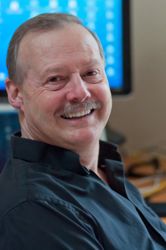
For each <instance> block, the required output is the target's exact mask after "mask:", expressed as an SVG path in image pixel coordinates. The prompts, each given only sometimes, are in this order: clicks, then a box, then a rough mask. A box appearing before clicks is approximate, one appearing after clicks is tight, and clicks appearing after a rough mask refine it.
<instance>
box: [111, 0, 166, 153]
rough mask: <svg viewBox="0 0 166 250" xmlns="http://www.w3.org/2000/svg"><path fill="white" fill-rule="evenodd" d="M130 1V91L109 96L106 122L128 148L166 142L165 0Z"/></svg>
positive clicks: (133, 148) (138, 147) (134, 148)
mask: <svg viewBox="0 0 166 250" xmlns="http://www.w3.org/2000/svg"><path fill="white" fill-rule="evenodd" d="M131 2H132V8H131V12H132V13H131V14H132V17H131V25H132V63H133V69H132V71H133V85H134V86H133V93H132V94H131V95H130V96H128V97H124V98H122V97H121V98H119V97H118V98H116V97H115V98H113V111H112V115H111V118H110V123H109V124H111V127H112V128H114V129H116V130H118V131H120V132H122V133H124V135H125V136H126V137H127V142H126V148H127V149H128V150H129V151H130V150H131V151H133V150H136V149H140V148H143V147H146V146H150V145H152V144H153V145H157V144H159V142H160V141H165V145H166V133H165V130H166V0H157V1H156V0H131Z"/></svg>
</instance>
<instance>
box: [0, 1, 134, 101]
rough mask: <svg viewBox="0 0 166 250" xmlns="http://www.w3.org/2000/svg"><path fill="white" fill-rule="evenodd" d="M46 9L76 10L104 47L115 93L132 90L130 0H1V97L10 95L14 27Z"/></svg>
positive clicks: (52, 10)
mask: <svg viewBox="0 0 166 250" xmlns="http://www.w3.org/2000/svg"><path fill="white" fill-rule="evenodd" d="M46 12H50V13H52V12H66V13H71V14H74V15H76V16H78V17H79V18H80V19H81V20H82V22H83V23H84V24H85V25H86V26H87V27H89V28H90V29H91V30H92V31H94V32H95V33H96V34H97V35H98V37H99V38H100V40H101V42H102V45H103V48H104V52H105V58H106V73H107V76H108V80H109V84H110V89H111V91H112V94H113V95H126V94H128V93H130V92H131V67H130V66H131V63H130V1H129V0H105V1H103V0H90V1H87V0H47V1H46V0H24V1H22V0H1V1H0V49H1V56H0V97H2V96H3V97H4V96H6V92H5V87H4V81H5V78H6V76H7V69H6V65H5V64H6V62H5V61H6V53H7V47H8V44H9V41H10V39H11V36H12V34H13V32H14V30H15V29H16V28H17V27H18V26H19V25H20V24H21V23H22V22H24V21H25V20H27V19H29V18H30V17H33V16H36V15H37V14H40V13H46ZM0 100H2V98H0ZM0 102H1V101H0Z"/></svg>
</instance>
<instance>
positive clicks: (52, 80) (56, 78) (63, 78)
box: [48, 76, 65, 83]
mask: <svg viewBox="0 0 166 250" xmlns="http://www.w3.org/2000/svg"><path fill="white" fill-rule="evenodd" d="M63 80H65V77H62V76H51V77H50V78H49V79H48V82H52V83H54V82H60V81H63Z"/></svg>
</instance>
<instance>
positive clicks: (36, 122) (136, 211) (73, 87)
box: [0, 14, 166, 250]
mask: <svg viewBox="0 0 166 250" xmlns="http://www.w3.org/2000/svg"><path fill="white" fill-rule="evenodd" d="M7 67H8V73H9V78H8V79H7V80H6V88H7V93H8V99H9V102H10V104H11V105H12V106H13V107H14V108H16V109H17V110H18V113H19V120H20V126H21V132H20V133H17V134H15V135H14V136H12V139H11V142H12V154H11V157H10V160H9V161H8V163H7V164H6V166H5V168H4V170H3V172H2V174H1V176H0V196H1V205H0V249H4V250H9V249H12V250H19V249H20V250H23V249H24V250H26V249H27V250H28V249H29V250H33V249H34V250H36V249H40V250H42V249H43V250H45V249H49V250H55V249H57V250H62V249H79V250H83V249H84V250H91V249H93V250H99V249H104V250H114V249H116V250H118V249H119V250H121V249H122V248H123V249H125V250H129V249H132V250H134V249H145V250H150V249H156V250H159V249H162V250H164V249H165V247H166V240H165V239H166V227H165V225H164V224H163V223H162V222H161V221H160V220H159V218H158V217H157V216H156V215H155V214H154V213H153V212H152V211H151V210H150V209H149V208H148V207H147V205H146V204H145V203H144V201H143V200H142V198H141V196H140V194H139V193H138V191H137V190H136V189H135V188H134V187H133V186H132V185H131V184H130V183H128V181H126V180H125V178H124V175H123V165H122V162H121V159H120V156H119V154H118V152H117V150H116V147H115V146H114V145H110V144H107V143H103V142H100V137H101V133H102V131H103V129H104V127H105V125H106V123H107V121H108V118H109V116H110V112H111V107H112V100H111V94H110V89H109V85H108V81H107V77H106V74H105V64H104V55H103V51H102V47H101V44H100V42H99V40H98V38H97V37H96V35H95V34H93V33H92V32H91V31H90V30H88V29H87V28H86V27H84V26H83V25H82V24H81V22H80V21H79V20H78V19H77V18H76V17H74V16H72V15H67V14H42V15H39V16H37V17H34V18H32V19H30V20H28V21H27V22H25V23H23V24H22V25H21V26H20V27H19V28H18V29H17V30H16V32H15V34H14V35H13V38H12V40H11V42H10V45H9V49H8V56H7ZM129 236H130V237H129ZM138 245H139V248H138Z"/></svg>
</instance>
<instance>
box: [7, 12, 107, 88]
mask: <svg viewBox="0 0 166 250" xmlns="http://www.w3.org/2000/svg"><path fill="white" fill-rule="evenodd" d="M67 24H69V25H73V24H78V25H81V26H82V27H84V28H85V29H87V30H88V31H89V32H90V33H91V34H92V36H93V37H94V38H95V40H96V42H97V44H98V46H99V50H100V54H101V57H103V58H104V54H103V49H102V45H101V43H100V41H99V39H98V37H97V36H96V34H95V33H93V32H92V31H91V30H89V29H88V28H87V27H85V26H83V24H82V23H81V21H80V20H79V19H78V18H77V17H75V16H73V15H70V14H61V13H56V14H41V15H38V16H36V17H34V18H31V19H29V20H28V21H26V22H24V23H23V24H22V25H20V26H19V27H18V29H17V30H16V31H15V33H14V34H13V37H12V39H11V41H10V44H9V47H8V53H7V60H6V64H7V69H8V74H9V78H10V79H12V80H14V81H15V83H17V84H21V83H22V80H23V75H24V73H23V71H24V70H23V65H22V62H21V63H19V60H17V57H18V51H19V46H20V43H21V41H22V39H23V38H24V36H26V34H28V33H30V32H34V33H35V32H39V33H40V32H46V31H49V30H53V29H55V30H58V29H62V28H63V27H65V26H66V25H67Z"/></svg>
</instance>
